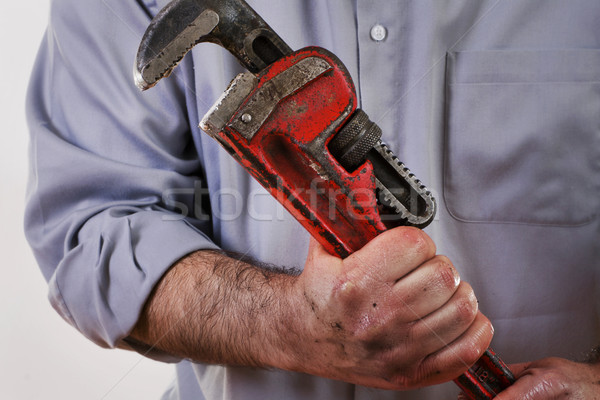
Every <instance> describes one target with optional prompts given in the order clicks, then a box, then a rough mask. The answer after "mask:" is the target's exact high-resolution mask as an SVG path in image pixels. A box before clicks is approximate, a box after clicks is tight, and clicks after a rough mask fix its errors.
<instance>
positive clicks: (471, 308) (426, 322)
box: [411, 283, 478, 354]
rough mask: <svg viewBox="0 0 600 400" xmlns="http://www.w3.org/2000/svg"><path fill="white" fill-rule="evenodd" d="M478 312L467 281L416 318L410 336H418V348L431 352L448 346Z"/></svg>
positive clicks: (473, 295)
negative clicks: (437, 306)
mask: <svg viewBox="0 0 600 400" xmlns="http://www.w3.org/2000/svg"><path fill="white" fill-rule="evenodd" d="M477 315H478V304H477V298H476V297H475V294H474V293H473V289H472V288H471V286H470V285H469V284H467V283H461V284H460V286H459V288H458V290H457V291H456V292H455V293H454V295H453V296H452V297H451V298H450V300H449V301H448V302H447V303H446V304H444V305H443V306H442V307H441V308H439V309H436V311H435V312H433V313H431V314H429V315H427V316H426V317H425V318H423V319H420V320H418V321H417V322H415V323H414V325H413V327H412V328H411V335H412V336H413V337H415V338H419V351H424V352H425V354H433V353H436V352H437V351H439V350H441V349H443V348H444V347H446V346H448V345H449V344H450V343H452V342H454V341H455V340H456V339H458V338H459V337H460V336H461V335H462V334H463V333H464V332H465V331H467V330H468V329H469V327H470V326H471V324H473V322H474V321H475V319H476V318H477Z"/></svg>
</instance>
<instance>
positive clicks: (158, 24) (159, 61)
mask: <svg viewBox="0 0 600 400" xmlns="http://www.w3.org/2000/svg"><path fill="white" fill-rule="evenodd" d="M201 42H212V43H216V44H219V45H221V46H223V47H224V48H226V49H227V50H228V51H229V52H231V54H233V55H234V56H235V57H236V58H237V59H238V61H239V62H240V63H241V64H242V65H243V66H244V67H245V68H246V69H247V70H249V71H250V72H253V73H257V72H258V71H260V70H262V69H264V68H265V67H266V66H267V65H269V64H271V63H273V62H275V61H276V60H278V59H279V58H281V57H283V56H284V55H286V54H289V53H290V52H291V51H292V50H291V49H290V47H289V46H288V45H287V44H285V42H284V41H283V40H282V39H281V38H280V37H279V36H278V35H277V34H276V33H275V32H274V31H273V30H272V29H271V27H269V25H268V24H267V23H266V22H265V21H264V20H263V19H262V18H261V17H260V16H259V15H258V14H257V13H256V12H255V11H254V10H253V9H252V8H251V7H250V6H249V5H248V4H246V2H244V1H241V0H176V1H172V2H170V3H169V4H168V5H167V6H166V7H165V8H163V9H162V10H161V11H160V12H159V13H158V14H157V15H156V17H154V19H153V20H152V22H151V23H150V25H149V26H148V28H147V30H146V32H145V34H144V36H143V38H142V41H141V43H140V47H139V49H138V53H137V56H136V62H135V67H134V77H135V82H136V85H137V86H138V87H139V88H140V89H143V90H145V89H148V88H150V87H152V86H154V85H155V84H156V83H157V82H158V81H159V80H160V79H161V78H163V77H164V76H168V75H169V74H170V73H171V71H172V70H173V69H174V68H175V67H176V66H177V63H179V61H180V60H181V59H182V58H183V57H184V56H185V54H186V53H187V52H188V51H190V50H191V49H192V47H194V45H196V44H198V43H201Z"/></svg>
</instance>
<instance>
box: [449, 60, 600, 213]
mask: <svg viewBox="0 0 600 400" xmlns="http://www.w3.org/2000/svg"><path fill="white" fill-rule="evenodd" d="M446 90H447V103H446V116H445V135H446V137H445V149H444V151H445V161H444V200H445V202H446V205H447V208H448V210H449V212H450V214H451V215H452V216H453V217H454V218H456V219H459V220H462V221H469V222H498V223H528V224H550V225H581V224H585V223H588V222H590V221H591V220H592V219H594V218H595V216H596V215H597V213H598V211H599V210H600V50H551V51H512V50H511V51H473V52H458V53H450V54H448V59H447V87H446Z"/></svg>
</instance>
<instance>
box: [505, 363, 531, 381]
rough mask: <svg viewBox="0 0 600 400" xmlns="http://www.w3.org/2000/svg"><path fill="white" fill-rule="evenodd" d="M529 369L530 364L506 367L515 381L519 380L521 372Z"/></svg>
mask: <svg viewBox="0 0 600 400" xmlns="http://www.w3.org/2000/svg"><path fill="white" fill-rule="evenodd" d="M529 367H531V362H524V363H518V364H510V365H509V366H508V369H510V370H511V372H512V373H513V375H514V376H515V379H519V378H520V377H521V375H523V372H525V371H526V370H527V369H529Z"/></svg>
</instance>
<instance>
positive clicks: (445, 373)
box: [285, 227, 493, 390]
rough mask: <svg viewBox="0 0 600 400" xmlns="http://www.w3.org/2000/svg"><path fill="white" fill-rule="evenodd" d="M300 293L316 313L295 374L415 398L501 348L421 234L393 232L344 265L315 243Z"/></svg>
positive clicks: (310, 316)
mask: <svg viewBox="0 0 600 400" xmlns="http://www.w3.org/2000/svg"><path fill="white" fill-rule="evenodd" d="M295 287H296V288H297V290H300V291H301V294H300V296H301V297H302V298H303V300H304V303H305V308H306V309H307V310H308V311H307V312H306V313H304V317H303V318H302V320H301V321H300V322H301V326H299V327H298V329H299V330H300V331H299V333H301V336H300V337H294V339H293V340H294V342H295V343H297V345H296V346H293V342H290V343H289V345H290V351H291V352H289V353H288V354H289V355H290V356H292V357H293V358H292V359H291V360H289V364H288V365H286V366H285V367H286V368H288V369H293V370H299V371H302V372H308V373H311V374H315V375H321V376H326V377H329V378H333V379H341V380H344V381H348V382H353V383H357V384H361V385H365V386H372V387H378V388H384V389H396V390H402V389H411V388H416V387H421V386H425V385H431V384H436V383H440V382H444V381H448V380H451V379H453V378H456V377H457V376H458V375H460V374H461V373H463V372H464V371H466V369H467V368H468V366H470V365H471V364H473V363H474V362H475V361H476V360H478V359H479V357H480V356H481V354H482V353H483V352H484V351H485V349H486V348H487V347H488V345H489V343H490V341H491V338H492V331H493V330H492V327H491V324H490V322H489V321H488V320H487V319H486V318H485V317H484V316H483V315H482V314H481V313H480V312H479V311H478V306H477V300H476V298H475V295H474V294H473V290H472V289H471V287H470V286H469V285H468V284H467V283H464V282H461V281H460V278H459V276H458V273H457V272H456V270H455V268H454V266H453V265H452V264H451V262H450V260H448V259H447V258H446V257H443V256H435V246H434V244H433V242H432V240H431V239H430V238H429V237H428V236H427V235H426V234H425V233H424V232H423V231H420V230H418V229H415V228H406V227H404V228H396V229H393V230H390V231H387V232H385V233H383V234H381V235H379V236H378V237H377V238H375V239H374V240H372V241H371V242H370V243H368V244H367V245H366V246H365V247H364V248H363V249H361V250H359V251H357V252H355V253H354V254H353V255H351V256H350V257H348V258H346V259H345V260H341V259H339V258H337V257H334V256H331V255H329V254H328V253H327V252H326V251H325V250H324V249H323V248H322V247H321V246H320V245H318V244H317V242H316V241H313V242H312V243H311V247H310V250H309V256H308V259H307V261H306V265H305V269H304V272H303V273H302V275H301V276H300V277H299V279H298V282H296V285H295Z"/></svg>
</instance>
